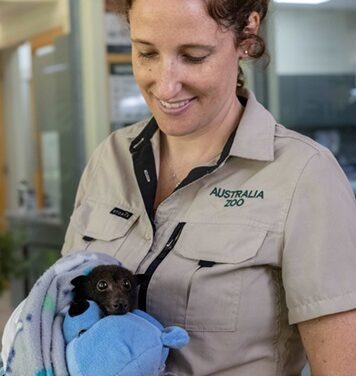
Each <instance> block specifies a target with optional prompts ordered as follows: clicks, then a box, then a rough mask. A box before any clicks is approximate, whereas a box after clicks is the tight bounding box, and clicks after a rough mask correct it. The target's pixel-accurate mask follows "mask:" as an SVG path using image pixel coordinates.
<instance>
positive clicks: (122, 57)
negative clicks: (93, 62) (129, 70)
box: [106, 53, 131, 64]
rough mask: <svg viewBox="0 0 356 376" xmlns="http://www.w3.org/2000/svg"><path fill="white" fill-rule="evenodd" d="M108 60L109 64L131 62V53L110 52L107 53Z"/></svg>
mask: <svg viewBox="0 0 356 376" xmlns="http://www.w3.org/2000/svg"><path fill="white" fill-rule="evenodd" d="M106 60H107V62H108V64H116V63H117V64H131V54H129V53H124V54H112V53H109V54H107V55H106Z"/></svg>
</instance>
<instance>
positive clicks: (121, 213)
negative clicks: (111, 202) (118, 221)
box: [110, 208, 133, 219]
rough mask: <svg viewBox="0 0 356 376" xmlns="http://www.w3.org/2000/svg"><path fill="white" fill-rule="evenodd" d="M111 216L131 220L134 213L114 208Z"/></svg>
mask: <svg viewBox="0 0 356 376" xmlns="http://www.w3.org/2000/svg"><path fill="white" fill-rule="evenodd" d="M110 214H114V215H116V216H117V217H120V218H124V219H130V218H131V217H132V215H133V214H132V213H130V212H129V211H126V210H123V209H120V208H114V209H112V210H111V212H110Z"/></svg>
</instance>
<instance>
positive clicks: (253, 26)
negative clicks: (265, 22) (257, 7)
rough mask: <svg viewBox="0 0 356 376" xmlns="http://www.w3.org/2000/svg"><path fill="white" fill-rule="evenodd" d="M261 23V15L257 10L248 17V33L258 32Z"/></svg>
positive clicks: (246, 27) (246, 28) (246, 30)
mask: <svg viewBox="0 0 356 376" xmlns="http://www.w3.org/2000/svg"><path fill="white" fill-rule="evenodd" d="M260 24H261V17H260V15H259V14H258V13H257V12H255V11H254V12H251V14H250V16H249V17H248V24H247V25H246V26H245V29H244V32H245V33H246V34H257V33H258V30H259V28H260Z"/></svg>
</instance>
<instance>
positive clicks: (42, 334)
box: [5, 252, 120, 376]
mask: <svg viewBox="0 0 356 376" xmlns="http://www.w3.org/2000/svg"><path fill="white" fill-rule="evenodd" d="M99 264H116V265H120V262H119V261H118V260H116V259H114V258H112V257H110V256H108V255H105V254H103V253H93V252H75V253H72V254H70V255H68V256H65V257H63V258H61V259H59V260H58V261H57V262H56V263H55V264H54V265H53V266H51V267H50V268H49V269H48V270H47V271H46V272H45V273H44V274H43V275H42V276H41V278H39V279H38V281H37V282H36V284H35V285H34V287H33V288H32V290H31V292H30V294H29V296H28V297H27V299H26V303H25V305H24V308H23V310H22V312H21V317H20V320H19V322H18V325H17V330H16V336H15V339H14V342H13V345H12V348H11V351H10V354H9V357H8V359H7V369H6V370H5V375H9V376H10V375H11V376H68V371H67V367H66V361H65V343H64V338H63V334H62V323H63V318H64V315H65V313H66V312H67V310H68V307H69V304H70V302H71V299H72V293H71V291H72V288H73V286H72V285H71V283H70V281H71V280H72V279H73V278H75V277H76V276H78V275H82V274H87V273H89V272H90V271H91V269H92V268H94V267H95V266H97V265H99Z"/></svg>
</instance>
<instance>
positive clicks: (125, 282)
mask: <svg viewBox="0 0 356 376" xmlns="http://www.w3.org/2000/svg"><path fill="white" fill-rule="evenodd" d="M122 286H123V287H124V289H126V290H131V282H130V281H129V280H128V279H124V280H123V281H122Z"/></svg>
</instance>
